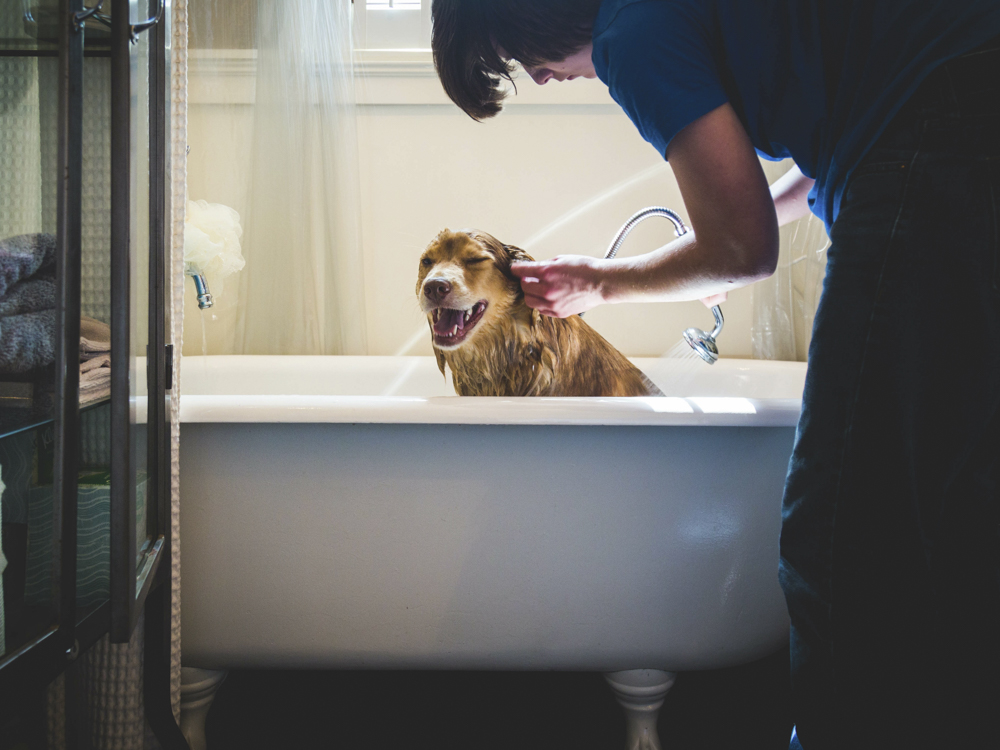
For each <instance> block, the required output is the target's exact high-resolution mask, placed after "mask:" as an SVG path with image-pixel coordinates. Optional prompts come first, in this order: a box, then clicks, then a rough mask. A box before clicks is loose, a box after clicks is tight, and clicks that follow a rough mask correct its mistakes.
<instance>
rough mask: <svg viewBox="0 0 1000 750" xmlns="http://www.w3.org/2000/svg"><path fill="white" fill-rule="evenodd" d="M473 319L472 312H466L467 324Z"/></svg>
mask: <svg viewBox="0 0 1000 750" xmlns="http://www.w3.org/2000/svg"><path fill="white" fill-rule="evenodd" d="M471 317H472V310H466V311H465V322H466V323H468V322H469V318H471Z"/></svg>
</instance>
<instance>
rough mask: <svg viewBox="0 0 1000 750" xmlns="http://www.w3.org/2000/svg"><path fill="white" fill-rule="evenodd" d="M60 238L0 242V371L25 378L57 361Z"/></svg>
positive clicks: (24, 237)
mask: <svg viewBox="0 0 1000 750" xmlns="http://www.w3.org/2000/svg"><path fill="white" fill-rule="evenodd" d="M55 272H56V238H55V236H54V235H51V234H22V235H18V236H17V237H9V238H8V239H5V240H0V373H2V374H4V375H20V374H24V373H28V372H31V371H32V370H37V369H38V368H40V367H45V366H46V365H49V364H51V363H52V361H53V359H54V358H55V329H56V317H55V307H56V284H55Z"/></svg>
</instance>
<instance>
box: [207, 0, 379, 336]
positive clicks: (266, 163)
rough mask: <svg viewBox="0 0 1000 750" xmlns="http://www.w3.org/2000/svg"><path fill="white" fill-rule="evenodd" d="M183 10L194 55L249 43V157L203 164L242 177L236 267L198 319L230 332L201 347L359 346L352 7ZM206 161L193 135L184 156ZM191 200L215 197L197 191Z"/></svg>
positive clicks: (307, 2)
mask: <svg viewBox="0 0 1000 750" xmlns="http://www.w3.org/2000/svg"><path fill="white" fill-rule="evenodd" d="M193 12H194V13H195V14H196V16H195V17H193V18H192V22H193V24H194V25H195V26H197V28H193V31H196V32H197V33H196V40H195V43H196V44H200V45H203V50H199V52H200V53H202V54H204V55H207V56H208V57H209V58H212V57H213V56H215V57H218V58H219V59H224V56H225V55H226V54H230V53H232V51H233V49H235V48H238V47H240V46H243V47H247V46H251V45H252V46H253V47H254V48H255V50H256V52H255V54H254V52H253V50H246V53H247V54H245V59H247V60H249V61H250V65H251V66H253V67H254V71H255V72H254V88H255V91H254V95H253V103H252V105H251V106H252V133H253V134H252V138H251V140H250V154H249V155H246V161H245V162H244V164H243V165H242V167H241V168H240V167H236V166H234V165H227V164H222V163H219V164H212V166H211V167H210V169H211V170H218V169H226V168H231V169H232V173H231V177H230V179H231V180H233V181H242V182H243V183H245V184H244V185H241V186H240V188H241V189H240V190H238V191H234V192H238V193H241V194H243V195H245V199H243V200H242V201H241V202H242V205H234V206H232V207H233V208H235V209H236V210H237V211H239V213H240V214H241V221H242V227H243V238H242V245H243V247H242V251H243V255H244V258H245V259H246V266H245V268H244V269H243V270H242V271H240V272H239V273H238V274H236V275H235V276H233V277H230V278H229V279H227V280H226V283H225V290H224V292H223V294H222V295H221V297H220V298H219V299H218V300H217V303H216V304H217V309H216V310H214V311H209V312H207V314H206V315H204V316H202V317H203V322H204V324H205V325H206V326H208V327H211V326H213V325H215V326H223V327H225V326H227V325H228V326H229V327H230V328H231V333H227V334H226V335H225V336H222V337H220V336H218V335H217V333H218V330H216V331H212V330H211V328H209V330H208V339H209V340H211V341H212V342H213V343H212V346H211V348H209V349H207V353H211V354H364V353H366V341H365V323H364V291H363V264H362V257H361V231H360V208H359V199H358V193H359V177H358V154H357V135H356V122H355V111H356V107H355V101H354V70H353V64H352V63H353V58H352V55H353V49H352V30H351V4H350V3H347V2H329V1H328V0H282V2H280V3H277V2H273V0H257V2H256V3H254V2H252V0H209V1H208V2H206V3H204V4H203V5H202V6H201V7H198V8H195V9H193ZM205 48H209V49H205ZM254 58H255V59H254ZM213 158H214V155H213V153H211V150H210V149H206V148H202V146H201V144H200V143H198V142H197V141H196V140H192V153H191V156H190V159H191V160H192V161H193V160H195V159H198V160H208V161H209V162H211V160H213ZM200 164H201V165H202V166H204V165H206V164H207V162H206V161H202V162H200ZM205 171H209V170H207V169H203V170H202V172H200V173H202V174H203V173H204V172H205ZM189 198H190V199H191V200H197V199H204V200H207V201H208V202H209V203H213V202H224V201H222V200H220V198H218V197H217V196H216V195H203V194H200V193H199V192H197V189H196V190H192V191H190V194H189ZM190 291H191V290H190V289H189V290H188V292H189V293H190ZM233 306H235V311H233V310H232V307H233ZM227 318H234V320H232V321H231V322H228V323H227ZM192 322H193V324H194V326H198V325H199V322H198V321H197V320H196V321H192ZM192 333H194V336H195V337H196V338H197V337H198V336H197V333H196V332H192ZM206 346H207V345H206Z"/></svg>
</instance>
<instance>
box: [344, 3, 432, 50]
mask: <svg viewBox="0 0 1000 750" xmlns="http://www.w3.org/2000/svg"><path fill="white" fill-rule="evenodd" d="M354 29H355V44H356V46H357V47H358V49H379V50H392V49H394V50H403V49H405V50H414V49H429V48H430V46H431V3H430V0H424V1H423V2H421V0H355V2H354Z"/></svg>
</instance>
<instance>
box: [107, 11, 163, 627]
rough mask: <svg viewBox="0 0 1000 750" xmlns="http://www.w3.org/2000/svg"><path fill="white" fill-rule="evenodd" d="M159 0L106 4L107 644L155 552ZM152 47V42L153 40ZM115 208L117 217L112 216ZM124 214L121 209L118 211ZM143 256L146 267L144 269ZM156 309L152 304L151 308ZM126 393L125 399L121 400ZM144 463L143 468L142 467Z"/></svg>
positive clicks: (129, 616) (134, 609) (127, 618)
mask: <svg viewBox="0 0 1000 750" xmlns="http://www.w3.org/2000/svg"><path fill="white" fill-rule="evenodd" d="M163 9H164V3H163V0H113V2H112V5H111V26H112V29H111V36H112V40H111V47H112V60H111V65H112V92H113V97H114V99H113V102H112V256H113V258H112V270H113V273H112V305H113V308H114V315H113V318H114V321H115V323H114V326H113V331H112V341H113V349H114V350H115V351H116V352H119V353H122V356H120V357H118V358H116V360H114V361H113V363H112V379H113V382H114V384H115V392H116V395H115V397H114V399H113V402H112V407H111V408H112V428H111V429H112V442H113V444H114V445H115V451H114V453H113V456H112V471H111V476H112V483H111V487H112V508H113V509H114V510H113V514H112V539H113V545H114V546H113V547H112V620H111V637H112V640H114V641H125V640H128V638H129V636H130V635H131V633H132V630H133V629H134V627H135V623H136V620H137V617H138V613H139V612H140V611H141V609H142V604H143V600H144V596H145V592H146V591H148V588H149V586H150V585H151V583H152V580H153V575H154V574H155V572H156V569H157V566H158V564H159V560H160V553H161V552H162V550H163V537H162V534H160V533H158V516H157V513H156V508H157V500H158V494H159V493H158V492H157V486H156V484H157V483H156V481H155V480H152V479H151V478H152V477H154V476H155V473H156V469H157V459H156V457H157V455H158V454H157V450H158V446H159V443H160V437H159V436H157V435H155V434H154V433H153V430H155V429H158V425H157V422H156V420H155V419H153V420H151V419H150V413H151V411H150V410H151V407H152V406H153V405H154V404H155V401H156V400H155V399H150V398H149V395H150V390H151V389H150V384H151V382H153V383H158V382H159V381H158V380H157V378H153V377H152V371H151V367H150V365H151V364H153V363H155V362H157V361H160V360H162V357H159V358H158V357H157V356H156V355H157V350H158V349H159V348H162V343H161V342H156V341H155V340H154V338H151V335H150V332H151V326H150V324H151V322H152V321H153V320H154V318H153V317H152V316H151V315H150V302H151V300H152V301H153V302H154V304H156V303H157V300H156V299H155V298H154V297H151V294H150V292H151V289H155V288H156V284H155V282H156V279H155V278H154V277H153V275H151V269H153V268H155V266H156V264H157V263H159V262H160V261H161V259H162V243H163V227H162V216H163V212H164V207H163V205H162V199H163V193H162V190H151V186H159V185H162V184H163V181H164V179H165V174H164V163H163V159H162V153H163V148H162V146H163V144H162V142H161V141H162V138H163V137H164V135H163V134H164V129H163V125H162V110H163V106H164V104H163V101H162V99H163V98H165V92H164V91H162V78H163V72H164V66H165V64H166V58H165V53H164V49H163V44H162V40H161V35H160V31H161V30H157V33H155V34H154V33H152V29H153V26H155V22H157V21H158V20H161V19H162V14H163ZM158 40H160V41H158ZM119 207H120V208H121V209H122V210H119ZM126 207H127V208H126ZM151 258H153V262H151ZM160 304H162V303H160ZM125 394H127V401H126V399H125ZM151 458H152V461H151Z"/></svg>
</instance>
